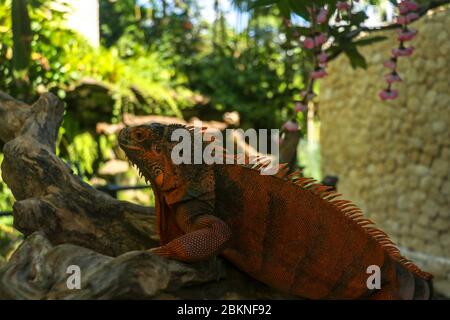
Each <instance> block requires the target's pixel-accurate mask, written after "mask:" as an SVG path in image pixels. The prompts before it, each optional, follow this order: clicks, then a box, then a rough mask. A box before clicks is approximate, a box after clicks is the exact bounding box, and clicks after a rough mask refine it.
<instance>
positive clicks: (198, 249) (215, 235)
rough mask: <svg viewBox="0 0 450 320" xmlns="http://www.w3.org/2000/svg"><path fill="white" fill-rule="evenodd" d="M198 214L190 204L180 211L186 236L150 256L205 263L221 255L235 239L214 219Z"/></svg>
mask: <svg viewBox="0 0 450 320" xmlns="http://www.w3.org/2000/svg"><path fill="white" fill-rule="evenodd" d="M194 208H195V206H194ZM194 212H195V209H194V210H193V209H192V208H190V207H189V204H187V205H182V206H180V207H179V208H177V210H176V215H175V218H176V221H177V224H178V226H179V227H180V228H181V230H183V231H184V232H185V234H184V235H182V236H180V237H178V238H175V239H173V240H172V241H170V242H169V243H167V244H166V245H164V246H161V247H157V248H153V249H150V252H152V253H155V254H157V255H159V256H163V257H167V258H170V259H176V260H180V261H186V262H194V261H200V260H205V259H207V258H209V257H211V256H214V255H216V254H218V253H220V252H221V251H222V250H223V249H224V248H225V247H226V245H227V243H228V241H229V240H230V238H231V230H230V228H229V227H228V226H227V224H226V223H225V222H224V221H222V220H221V219H219V218H217V217H215V216H213V215H210V214H197V213H194Z"/></svg>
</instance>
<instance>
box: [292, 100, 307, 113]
mask: <svg viewBox="0 0 450 320" xmlns="http://www.w3.org/2000/svg"><path fill="white" fill-rule="evenodd" d="M294 110H295V111H296V112H303V111H306V110H308V107H307V106H306V105H305V104H304V103H301V102H296V103H295V108H294Z"/></svg>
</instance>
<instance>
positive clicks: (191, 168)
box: [119, 123, 432, 299]
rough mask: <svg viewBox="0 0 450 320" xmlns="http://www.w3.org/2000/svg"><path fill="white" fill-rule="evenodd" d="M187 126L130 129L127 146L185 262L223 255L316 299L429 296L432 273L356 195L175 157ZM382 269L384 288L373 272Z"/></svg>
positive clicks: (162, 228)
mask: <svg viewBox="0 0 450 320" xmlns="http://www.w3.org/2000/svg"><path fill="white" fill-rule="evenodd" d="M179 128H183V127H182V126H180V125H169V126H167V125H162V124H157V123H154V124H151V125H145V126H138V127H133V128H126V129H124V130H122V131H121V133H120V135H119V142H120V146H121V147H122V149H123V150H124V151H125V152H126V154H127V156H128V158H129V159H130V161H131V162H132V163H133V164H135V165H137V167H138V168H139V170H140V172H141V173H142V174H143V175H144V176H145V178H146V179H147V180H149V181H150V182H151V186H152V188H153V191H154V193H155V198H156V212H157V218H158V219H157V221H158V226H159V233H160V238H161V246H160V247H158V248H155V249H152V250H151V251H152V252H154V253H155V254H158V255H160V256H164V257H167V258H171V259H177V260H181V261H187V262H190V261H199V260H203V259H208V258H209V257H212V256H214V255H217V254H221V255H223V256H224V257H225V258H226V259H228V260H229V261H230V262H231V263H233V264H234V265H235V266H236V267H238V268H239V269H241V270H242V271H244V272H246V273H248V274H249V275H250V276H252V277H254V278H255V279H257V280H259V281H261V282H263V283H265V284H267V285H269V286H271V287H274V288H276V289H278V290H280V291H283V292H286V293H291V294H294V295H298V296H301V297H304V298H310V299H428V298H430V295H431V278H432V276H431V274H429V273H426V272H423V271H421V270H420V269H419V268H418V267H417V266H416V265H414V264H413V263H412V262H410V261H408V260H407V259H406V258H403V257H402V256H401V255H400V252H399V251H398V249H397V248H396V247H395V246H394V244H393V243H392V241H391V240H390V239H389V238H388V236H387V235H386V234H385V233H384V232H382V231H380V230H379V229H377V228H376V227H375V226H374V225H373V222H372V221H370V220H368V219H366V218H364V217H363V216H362V213H361V211H360V210H359V209H358V208H357V207H356V206H354V205H353V204H352V203H350V202H349V201H345V200H336V198H337V197H338V196H339V195H337V194H335V193H333V192H330V191H327V190H328V189H327V187H324V186H321V185H319V184H317V183H315V182H314V180H312V179H306V178H299V177H296V176H295V175H290V176H283V175H282V174H279V175H278V176H270V175H261V174H260V172H259V171H258V170H256V169H252V168H249V167H247V166H242V165H237V164H222V165H220V164H212V165H206V164H198V165H195V164H181V165H175V164H173V163H172V161H171V156H170V155H171V150H172V148H173V147H174V146H175V144H176V143H177V142H172V141H171V133H172V131H173V130H175V129H179ZM371 265H376V266H379V267H380V270H381V289H368V287H367V279H368V277H369V276H370V274H368V273H367V272H366V271H367V268H368V267H369V266H371Z"/></svg>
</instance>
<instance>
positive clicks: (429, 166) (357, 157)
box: [319, 8, 450, 296]
mask: <svg viewBox="0 0 450 320" xmlns="http://www.w3.org/2000/svg"><path fill="white" fill-rule="evenodd" d="M412 27H413V28H415V29H418V30H419V34H418V36H417V37H416V39H414V40H413V41H412V42H411V44H412V45H413V46H415V48H416V49H415V52H414V54H413V56H412V57H411V58H409V59H408V58H403V59H401V60H400V62H399V74H400V76H401V77H402V78H403V79H404V81H403V83H402V84H400V85H396V88H398V89H399V98H398V99H397V100H394V101H390V102H381V101H380V100H379V98H378V92H379V91H380V90H381V89H383V88H384V87H385V83H384V79H383V75H384V74H385V73H387V69H385V68H384V67H383V61H384V60H387V59H388V58H389V54H390V50H391V48H394V47H396V46H397V42H396V39H395V35H396V33H395V31H389V32H384V33H383V35H386V36H388V37H389V39H388V40H385V41H383V42H380V43H376V44H374V45H371V46H368V47H365V48H363V49H362V50H361V52H362V53H363V55H364V56H365V57H366V58H367V62H368V65H369V67H368V69H367V70H361V69H358V70H352V69H351V67H350V65H349V63H348V60H347V57H345V56H340V57H339V58H338V59H336V61H333V62H331V63H330V66H329V70H328V71H329V74H330V76H329V77H327V78H326V79H325V80H324V81H323V82H322V83H321V94H320V111H319V115H320V120H321V137H320V140H321V150H322V151H321V156H322V172H323V174H335V175H338V176H339V178H340V181H339V185H338V190H339V192H340V193H343V194H344V197H345V198H348V199H350V200H353V201H354V202H355V203H356V204H357V205H359V206H360V207H361V208H362V209H363V210H364V212H365V213H366V214H367V216H368V217H370V218H371V219H373V220H374V221H375V222H376V223H377V224H378V225H379V226H380V227H381V228H382V229H383V230H385V231H386V232H387V233H388V234H389V235H390V236H391V237H392V238H393V240H394V241H395V242H396V243H397V244H398V245H399V247H400V249H401V250H402V252H403V253H404V254H405V255H406V256H407V257H409V258H410V259H412V260H414V261H415V262H416V263H417V264H418V265H420V266H421V267H423V268H424V269H425V270H426V271H429V272H431V273H433V274H434V275H435V288H436V290H437V291H438V292H440V293H443V294H445V295H447V296H450V165H449V163H450V130H449V128H450V9H448V8H447V9H445V8H444V9H442V8H441V9H439V10H436V11H435V12H434V13H433V14H429V15H427V16H426V17H423V18H422V19H420V20H419V21H417V22H415V23H413V25H412Z"/></svg>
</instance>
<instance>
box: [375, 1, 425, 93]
mask: <svg viewBox="0 0 450 320" xmlns="http://www.w3.org/2000/svg"><path fill="white" fill-rule="evenodd" d="M397 8H398V12H399V16H398V17H397V21H396V22H397V24H398V25H399V29H398V30H397V40H398V41H399V46H398V48H394V49H392V52H391V58H390V59H389V60H387V61H385V62H384V64H383V65H384V66H385V67H386V68H387V69H389V73H388V74H385V76H384V79H385V80H386V83H387V87H386V89H384V90H382V91H381V92H380V93H379V97H380V99H381V100H393V99H395V98H397V97H398V90H396V89H393V88H392V85H393V84H394V83H395V82H401V81H402V79H401V78H400V76H399V75H398V73H397V61H398V58H400V57H409V56H411V55H412V53H413V52H414V47H413V46H409V47H406V46H405V42H407V41H410V40H411V39H413V38H414V37H415V36H416V35H417V30H413V29H410V28H408V24H409V23H411V22H413V21H415V20H417V19H418V18H419V14H418V13H417V9H419V5H418V4H417V3H415V2H414V1H411V0H401V1H400V2H399V3H398V4H397Z"/></svg>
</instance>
